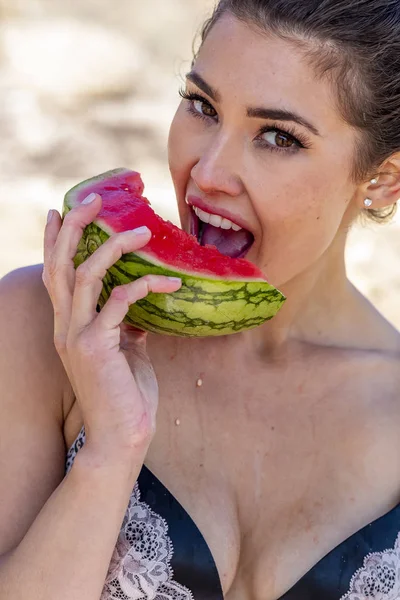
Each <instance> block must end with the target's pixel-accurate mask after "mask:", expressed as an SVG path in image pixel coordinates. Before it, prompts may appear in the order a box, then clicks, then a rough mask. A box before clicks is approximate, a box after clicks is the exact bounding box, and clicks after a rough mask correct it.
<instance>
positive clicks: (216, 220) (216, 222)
mask: <svg viewBox="0 0 400 600" xmlns="http://www.w3.org/2000/svg"><path fill="white" fill-rule="evenodd" d="M192 208H193V210H194V212H195V213H196V215H197V216H198V217H199V219H200V221H203V223H210V225H213V226H214V227H221V229H233V231H240V230H241V229H242V227H239V225H236V223H232V221H230V220H229V219H225V218H223V217H221V216H220V215H212V214H210V213H206V212H204V210H201V208H197V206H193V207H192Z"/></svg>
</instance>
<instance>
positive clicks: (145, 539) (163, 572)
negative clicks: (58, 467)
mask: <svg viewBox="0 0 400 600" xmlns="http://www.w3.org/2000/svg"><path fill="white" fill-rule="evenodd" d="M84 443H85V429H84V427H82V429H81V431H80V432H79V435H78V437H77V439H76V440H75V442H74V444H73V445H72V446H71V448H70V450H69V452H68V454H67V458H66V474H67V473H68V472H69V471H70V469H71V467H72V465H73V462H74V459H75V457H76V455H77V453H78V452H79V450H80V448H82V446H83V445H84ZM173 553H174V549H173V545H172V542H171V539H170V537H169V536H168V523H167V522H166V521H165V519H163V518H162V517H160V516H159V515H157V514H156V513H155V512H154V511H153V510H151V508H150V507H149V506H148V505H147V504H146V503H145V502H141V500H140V489H139V484H138V482H136V483H135V486H134V489H133V491H132V494H131V497H130V500H129V504H128V508H127V510H126V513H125V516H124V520H123V523H122V527H121V530H120V533H119V536H118V540H117V543H116V546H115V549H114V552H113V556H112V559H111V563H110V567H109V570H108V574H107V578H106V581H105V585H104V588H103V592H102V595H101V600H194V598H193V594H192V592H191V591H190V590H189V589H188V588H186V587H185V586H183V585H180V584H179V583H178V582H176V581H174V573H173V569H172V567H171V559H172V556H173Z"/></svg>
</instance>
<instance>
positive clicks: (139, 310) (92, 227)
mask: <svg viewBox="0 0 400 600" xmlns="http://www.w3.org/2000/svg"><path fill="white" fill-rule="evenodd" d="M66 212H68V210H67V211H66ZM109 237H110V236H109V235H108V234H107V233H106V232H105V231H103V230H102V229H101V228H100V227H99V226H98V225H96V223H90V224H89V225H88V226H87V227H86V228H85V230H84V232H83V236H82V238H81V240H80V242H79V244H78V248H77V253H76V255H75V257H74V265H75V268H77V267H78V266H79V265H80V264H82V263H83V262H84V261H85V260H86V259H87V258H88V257H89V256H90V255H91V254H93V252H95V250H96V249H97V248H98V247H99V246H100V245H102V244H103V243H104V242H105V241H106V240H107V239H108V238H109ZM147 274H155V275H164V276H167V277H180V278H181V280H182V286H181V288H180V289H179V290H178V291H176V292H173V293H169V294H164V293H149V294H148V295H147V296H146V298H143V299H142V300H138V301H137V302H136V303H135V304H132V305H131V306H130V307H129V310H128V312H127V314H126V316H125V318H124V322H126V323H128V324H130V325H134V326H135V327H137V328H139V329H143V330H145V331H151V332H154V333H161V334H165V335H172V336H179V337H182V336H183V337H202V336H216V335H229V334H233V333H238V332H240V331H244V330H247V329H253V328H255V327H258V326H259V325H261V324H262V323H264V322H266V321H267V320H269V319H271V318H272V317H273V316H275V314H276V313H277V312H278V310H279V309H280V308H281V306H282V304H283V303H284V301H285V297H284V295H283V294H282V293H281V292H280V291H279V290H277V289H276V288H274V287H273V286H272V285H270V284H269V283H268V282H266V281H247V282H244V281H238V280H234V281H227V280H215V279H211V278H205V277H198V276H193V275H190V274H187V273H183V272H182V271H178V270H174V269H171V268H168V267H166V266H162V265H156V264H154V263H153V262H149V261H148V260H146V258H144V257H143V255H140V254H139V253H138V252H129V253H127V254H124V255H122V257H121V258H120V259H119V260H118V261H117V262H116V263H115V264H114V265H113V266H112V267H110V268H109V269H108V271H107V273H106V275H105V277H104V278H103V289H102V291H101V294H100V297H99V301H98V304H99V306H100V309H101V308H102V307H103V306H104V304H105V303H106V302H107V300H108V298H109V296H110V294H111V291H112V289H113V288H114V287H115V286H118V285H123V284H127V283H130V282H132V281H135V280H136V279H138V278H139V277H142V276H144V275H147Z"/></svg>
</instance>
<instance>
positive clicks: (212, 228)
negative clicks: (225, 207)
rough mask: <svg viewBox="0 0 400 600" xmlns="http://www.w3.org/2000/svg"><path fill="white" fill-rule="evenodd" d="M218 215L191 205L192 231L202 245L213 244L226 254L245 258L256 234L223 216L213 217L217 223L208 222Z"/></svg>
mask: <svg viewBox="0 0 400 600" xmlns="http://www.w3.org/2000/svg"><path fill="white" fill-rule="evenodd" d="M216 216H217V215H210V214H208V213H206V212H205V211H203V210H201V209H199V208H197V207H195V206H190V233H191V234H192V235H194V236H195V237H196V238H197V240H198V242H199V244H200V245H201V246H208V245H212V246H215V247H216V248H217V249H218V250H219V252H221V254H224V255H225V256H229V257H231V258H243V257H244V256H245V255H246V254H247V253H248V251H249V250H250V248H251V246H252V245H253V243H254V235H253V234H252V233H251V232H250V231H247V230H246V229H243V228H242V227H239V226H238V225H235V224H234V223H232V222H229V220H228V219H223V218H222V217H219V219H218V217H217V218H216V219H215V218H213V221H214V223H215V224H212V223H211V222H206V220H210V219H211V218H212V217H216ZM218 222H219V225H217V223H218Z"/></svg>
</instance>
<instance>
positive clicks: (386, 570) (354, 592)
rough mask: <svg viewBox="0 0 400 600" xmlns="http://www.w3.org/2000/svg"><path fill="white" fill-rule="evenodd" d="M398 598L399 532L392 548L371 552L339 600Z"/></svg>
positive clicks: (399, 577)
mask: <svg viewBox="0 0 400 600" xmlns="http://www.w3.org/2000/svg"><path fill="white" fill-rule="evenodd" d="M368 598H372V599H373V600H399V598H400V533H399V535H398V536H397V539H396V543H395V545H394V548H390V549H388V550H384V551H383V552H371V553H370V554H367V556H366V557H365V558H364V563H363V566H362V567H361V568H360V569H358V571H356V572H355V573H354V575H353V577H352V578H351V581H350V589H349V591H348V592H347V594H345V595H344V596H342V597H341V599H340V600H366V599H368Z"/></svg>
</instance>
